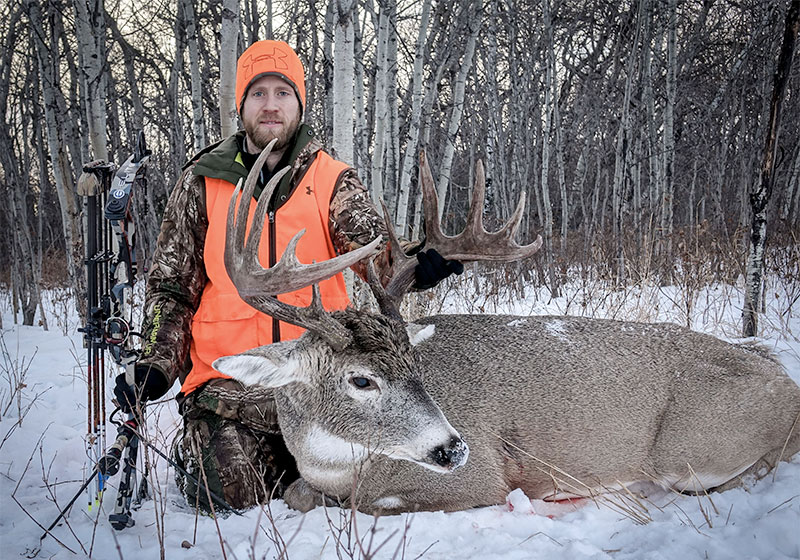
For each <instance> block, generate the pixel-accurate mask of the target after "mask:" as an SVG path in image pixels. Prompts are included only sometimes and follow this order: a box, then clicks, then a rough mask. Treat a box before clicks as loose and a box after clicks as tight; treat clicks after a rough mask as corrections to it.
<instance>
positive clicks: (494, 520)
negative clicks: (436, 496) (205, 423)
mask: <svg viewBox="0 0 800 560" xmlns="http://www.w3.org/2000/svg"><path fill="white" fill-rule="evenodd" d="M468 285H469V282H468V281H467V280H462V284H461V288H459V289H452V288H451V289H449V290H443V292H446V294H447V297H446V298H445V301H444V303H443V304H442V305H441V310H442V312H464V311H469V312H478V311H483V312H487V313H495V312H511V313H518V314H523V315H528V314H545V313H548V314H564V313H569V314H573V313H587V314H593V315H596V316H605V317H614V318H618V319H638V320H649V321H652V320H670V321H673V322H678V323H682V324H690V325H691V326H692V327H693V328H695V329H697V330H701V331H705V332H709V333H713V334H715V335H717V336H720V337H722V338H727V339H735V336H736V332H737V329H738V327H737V325H738V322H739V313H740V309H741V304H740V301H741V295H740V294H741V291H740V290H737V289H734V288H732V287H729V286H719V287H715V288H710V289H703V290H697V291H695V292H689V291H687V290H685V289H679V288H668V289H665V288H642V289H639V290H627V291H625V292H616V293H615V292H606V291H599V290H587V287H586V285H584V286H582V287H580V288H578V287H575V288H573V289H570V290H567V291H566V295H565V296H564V297H561V298H558V299H554V300H548V299H546V298H545V297H544V296H543V294H541V293H538V294H537V293H533V292H531V293H529V294H527V295H521V294H518V295H517V296H514V297H512V296H508V295H507V294H506V295H501V296H496V297H494V298H482V297H478V296H475V295H474V294H471V293H469V292H468V288H467V287H466V286H468ZM773 288H774V289H773ZM796 289H797V287H796V286H794V287H789V288H788V290H787V289H785V287H784V289H782V288H781V287H780V286H779V285H777V286H774V287H770V289H768V290H767V295H768V306H769V309H768V313H767V314H766V316H765V318H764V319H763V320H762V321H763V325H764V338H763V340H762V342H763V343H765V344H766V345H768V346H769V347H770V348H772V349H773V350H774V351H775V352H776V353H777V354H778V356H779V357H780V359H781V360H782V362H783V363H784V365H785V366H786V368H787V370H788V371H789V373H790V375H791V376H792V377H793V378H794V379H795V381H798V382H800V309H798V308H797V301H795V302H794V303H795V307H794V308H792V307H791V302H792V297H793V294H792V293H787V292H793V291H795V290H796ZM687 294H688V295H687ZM51 295H52V294H51ZM794 297H796V295H795V296H794ZM7 299H8V298H7V297H0V311H2V313H3V324H4V326H5V329H3V331H2V345H3V346H2V350H3V354H4V355H3V356H2V357H0V406H2V410H0V413H2V421H0V438H2V440H1V441H2V446H0V503H1V504H2V506H1V507H0V557H2V558H3V559H13V558H20V557H24V556H26V555H28V556H31V555H32V553H33V552H35V549H36V548H37V547H39V546H40V543H39V536H40V535H41V534H42V532H43V529H42V526H45V527H46V526H48V525H49V524H50V523H51V522H52V521H53V520H54V519H55V517H56V515H57V514H58V510H57V507H56V502H57V504H58V505H59V506H60V507H63V506H64V505H65V504H66V503H67V501H68V500H69V498H71V497H72V495H73V494H74V493H75V492H76V490H77V489H78V488H79V486H80V484H81V482H82V480H83V477H84V476H86V474H87V471H89V470H91V467H92V465H91V464H90V463H89V461H88V460H87V457H86V451H85V444H84V437H85V433H86V404H85V403H86V385H85V381H84V376H85V373H84V369H85V368H84V366H83V363H84V362H85V357H84V356H85V354H84V350H83V348H82V345H81V338H80V336H79V335H78V333H77V332H76V328H77V326H78V320H77V319H76V318H75V316H74V314H70V313H69V312H66V311H64V310H65V309H68V307H69V306H68V304H66V303H64V300H63V298H60V299H59V297H57V295H54V296H53V299H54V301H53V302H50V303H49V304H48V309H50V310H51V312H52V313H53V316H52V317H50V318H49V326H50V329H51V330H50V331H44V330H42V329H41V328H38V327H19V326H13V324H12V323H13V321H12V318H11V315H10V310H9V309H8V303H7ZM509 299H510V300H511V303H507V300H509ZM431 307H439V304H435V305H431ZM60 331H61V332H60ZM63 332H67V333H68V335H67V336H64V335H63V334H61V333H63ZM14 372H16V373H17V374H20V375H23V374H24V384H25V387H24V388H23V389H22V390H21V391H20V392H19V393H17V394H15V393H14V391H13V385H14V383H15V382H14V380H13V375H14ZM109 393H110V391H109ZM12 397H13V398H12ZM17 397H19V398H17ZM518 404H519V403H514V402H510V403H509V406H516V405H518ZM110 406H111V405H110V404H109V407H110ZM109 410H111V408H109ZM149 411H150V412H149V414H150V417H149V421H148V434H149V436H148V437H150V438H151V439H152V440H153V441H154V442H155V443H156V444H157V445H158V446H159V447H160V448H161V449H163V450H165V451H166V450H167V449H168V443H169V442H170V441H171V439H172V434H173V433H174V431H175V429H176V428H177V426H178V424H179V417H178V414H177V410H176V408H175V405H174V401H170V402H167V403H165V404H161V405H158V406H153V407H150V409H149ZM20 416H23V420H22V422H21V424H19V423H18V422H17V420H18V419H19V417H20ZM110 429H112V428H110ZM111 439H113V436H112V437H111V438H110V439H109V442H110V441H111ZM118 478H119V477H118V476H117V477H114V478H113V479H112V480H111V483H112V485H115V484H116V481H117V480H118ZM153 486H154V487H155V490H156V499H155V500H149V501H146V502H144V504H143V505H142V507H141V509H139V510H138V511H135V512H134V518H135V520H136V525H135V526H134V527H131V528H128V529H125V530H123V531H115V530H114V529H112V528H111V526H110V525H109V523H108V520H107V517H108V513H109V512H110V510H111V509H112V508H113V498H114V496H115V494H116V492H115V489H114V488H112V489H111V490H110V491H109V492H107V494H106V497H105V500H104V503H103V510H102V511H99V512H98V511H97V509H96V508H95V511H94V512H93V513H92V514H89V513H88V511H87V504H86V497H85V495H84V496H81V498H80V499H79V500H78V502H76V504H75V506H74V507H73V508H72V511H71V512H70V514H69V515H68V517H67V519H66V522H64V523H62V524H61V525H59V526H58V527H56V528H55V529H54V530H53V536H48V537H47V538H46V539H44V541H43V542H42V543H41V550H40V551H39V552H38V556H37V557H38V558H57V559H66V558H75V557H79V558H80V557H86V556H88V557H92V558H97V559H113V558H126V559H145V560H147V559H151V558H152V559H155V558H159V557H161V550H162V549H163V552H164V555H163V557H164V558H167V559H169V560H173V559H183V558H186V559H189V558H192V559H194V558H215V559H216V558H227V559H246V558H259V559H260V558H278V557H281V556H280V552H279V551H281V550H284V549H285V550H286V552H285V554H284V556H283V558H292V559H307V558H309V559H310V558H326V559H327V558H330V559H332V558H405V559H416V558H426V559H437V560H438V559H463V558H475V559H491V558H503V559H534V558H542V559H545V558H546V559H552V558H565V559H601V558H614V559H628V558H630V559H684V558H685V559H689V558H711V559H727V558H737V559H748V558H758V559H788V558H800V456H798V457H795V458H794V459H793V461H791V462H790V463H782V464H781V465H780V468H779V469H778V470H777V472H776V474H775V476H774V477H773V476H772V475H770V476H768V477H766V478H765V479H763V480H761V481H758V482H753V483H752V484H750V485H749V486H748V487H746V488H741V489H736V490H731V491H728V492H724V493H721V494H712V495H711V496H710V497H703V498H697V497H690V496H674V495H667V494H665V495H663V496H657V497H654V498H650V501H648V502H644V503H642V504H641V506H640V507H638V508H637V509H636V510H635V511H628V512H622V511H619V510H618V509H616V508H614V507H613V505H612V504H610V503H606V502H600V503H597V504H595V503H591V502H589V503H588V505H586V506H585V507H582V508H580V509H577V510H575V511H572V510H569V509H566V510H565V509H564V508H561V509H559V508H558V507H556V506H553V505H550V504H545V503H544V502H538V501H534V502H533V503H531V502H530V500H528V499H527V498H526V497H525V496H524V495H522V494H521V492H519V491H515V492H513V493H512V494H511V495H510V496H509V500H508V503H507V504H505V505H498V506H495V507H488V508H482V509H475V510H469V511H463V512H457V513H441V512H438V513H417V514H414V515H402V516H391V517H382V518H379V519H377V520H375V519H373V518H372V517H369V516H366V515H362V514H356V515H355V516H353V515H351V514H350V512H343V511H341V510H337V509H323V508H317V509H315V510H313V511H311V512H309V513H308V514H305V515H301V514H298V513H297V512H295V511H292V510H290V509H288V508H287V507H286V505H285V504H284V503H283V502H282V501H280V500H277V501H274V502H273V503H272V504H271V505H270V507H269V510H268V511H262V510H259V509H254V510H251V511H249V512H247V513H246V514H245V515H244V516H234V515H232V516H229V517H227V518H224V519H217V520H216V522H215V520H213V519H211V518H209V517H200V518H196V517H195V515H194V513H193V511H192V510H191V508H189V507H187V505H186V504H185V502H184V501H183V499H182V497H181V496H180V495H179V494H178V492H177V489H176V487H175V484H174V482H173V477H172V471H171V469H169V470H168V469H167V465H166V463H165V462H164V461H163V460H161V459H158V458H157V457H156V458H155V477H154V480H153ZM54 537H55V538H54ZM56 538H57V539H58V540H59V541H60V543H61V544H60V543H59V542H57V541H56ZM190 543H191V547H188V546H189V544H190ZM182 545H185V546H182ZM67 547H69V549H71V550H72V551H74V552H75V553H76V555H77V556H76V555H75V554H73V553H72V552H70V550H68V549H67Z"/></svg>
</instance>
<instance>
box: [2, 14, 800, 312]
mask: <svg viewBox="0 0 800 560" xmlns="http://www.w3.org/2000/svg"><path fill="white" fill-rule="evenodd" d="M789 4H790V3H789V2H774V1H771V0H743V1H734V0H638V1H634V0H628V1H622V2H617V1H610V0H609V1H604V0H594V1H588V2H583V1H581V2H578V1H574V0H536V1H527V0H523V1H519V0H501V1H489V0H422V1H419V0H414V1H404V0H329V1H325V2H316V1H313V0H312V1H308V2H300V1H299V0H284V1H262V0H245V1H241V0H223V1H213V0H170V1H166V0H156V1H155V2H152V3H135V4H134V3H130V2H127V1H112V0H108V1H105V2H103V1H102V0H47V1H41V0H12V1H11V2H9V3H4V4H3V5H2V6H0V30H1V32H0V40H1V41H2V48H1V49H0V109H2V111H0V112H2V115H3V119H4V122H3V124H2V126H0V191H2V200H3V204H0V251H1V252H2V253H0V254H3V255H10V259H8V258H7V257H4V258H3V261H4V262H5V263H8V265H4V266H3V267H0V283H3V284H4V285H5V286H6V287H8V288H9V289H10V290H11V292H12V298H13V301H14V302H15V305H17V304H18V305H19V308H20V310H21V311H22V313H23V316H24V317H25V322H27V321H28V319H30V320H31V321H32V320H33V316H34V312H35V310H36V308H37V306H38V305H39V301H40V297H41V296H40V290H41V289H42V288H43V287H44V286H47V285H52V284H64V283H65V282H69V285H70V286H71V287H73V289H74V290H75V293H76V294H77V295H80V294H82V293H83V289H84V288H83V282H82V275H83V267H82V263H83V242H84V240H83V225H82V224H83V215H82V208H83V206H82V204H83V201H82V199H81V198H80V197H79V196H78V195H77V191H76V182H77V178H78V176H79V175H80V173H81V169H82V167H83V165H84V164H85V163H87V162H89V161H92V160H95V159H105V160H109V161H113V162H116V163H117V164H120V163H122V161H124V160H125V159H126V158H127V157H128V155H129V154H130V153H131V152H132V149H133V143H134V141H135V138H136V132H137V131H138V130H144V131H145V135H146V138H147V143H148V146H149V147H150V148H151V149H152V150H153V156H152V157H151V159H150V163H149V165H148V172H147V181H146V185H142V186H141V187H139V188H138V190H137V192H136V194H135V207H134V210H135V212H134V213H135V214H136V221H137V227H138V230H137V253H138V257H139V269H140V270H146V268H147V262H148V260H149V259H150V258H151V255H152V250H153V246H154V244H155V239H156V236H157V233H158V227H159V223H160V217H161V214H162V211H163V207H164V204H165V202H166V198H167V196H168V194H169V192H170V190H171V188H172V186H173V185H174V182H175V179H176V177H177V174H178V172H179V170H180V168H181V167H182V165H183V164H184V163H185V161H186V160H187V159H188V158H189V157H191V155H192V154H193V153H195V152H196V151H197V150H199V149H200V148H202V147H203V146H205V145H207V144H208V143H211V142H215V141H217V140H220V139H221V138H222V137H223V131H226V132H227V131H230V130H231V129H232V127H233V128H235V127H236V122H235V115H233V116H232V115H231V111H230V109H226V106H227V107H230V103H229V101H230V100H229V97H230V93H229V92H227V91H226V90H225V88H224V87H223V88H222V91H220V85H221V84H222V85H224V84H225V83H229V82H230V79H231V78H230V76H231V72H232V69H233V68H235V60H236V57H237V56H238V54H239V53H241V52H242V51H243V50H244V48H246V46H247V45H249V44H250V43H252V42H253V41H255V40H258V39H265V38H275V39H281V40H286V41H288V42H289V43H290V44H291V45H292V46H293V47H294V48H295V49H296V50H297V51H298V54H299V55H300V58H301V59H302V60H303V62H304V64H305V66H306V70H307V91H308V101H307V113H306V115H307V116H306V119H305V120H306V122H308V123H310V124H311V125H312V126H313V127H314V128H315V130H316V131H317V134H318V136H319V137H321V138H322V140H323V142H324V143H325V144H326V145H327V146H329V147H330V148H331V149H332V151H334V152H335V153H336V155H337V156H338V157H339V158H341V159H343V160H345V161H348V162H352V164H353V165H354V166H355V167H356V168H357V169H358V171H359V174H360V176H361V178H362V179H363V181H364V183H365V184H366V185H368V186H369V188H370V189H371V191H372V194H373V197H374V198H375V200H376V201H377V200H383V201H384V202H385V203H386V205H387V207H388V209H389V211H390V214H391V216H392V218H393V220H394V222H395V228H396V230H397V231H399V232H402V233H404V234H405V235H407V236H410V237H416V236H418V235H419V234H420V231H421V224H420V215H419V211H418V210H419V206H420V200H419V191H418V188H417V179H416V163H417V161H418V154H419V152H420V150H423V149H424V150H426V151H427V154H428V157H429V160H430V162H431V166H432V168H433V172H434V177H435V178H437V189H438V191H439V193H440V198H441V200H443V204H442V206H441V211H442V212H443V223H444V227H445V230H449V231H456V230H457V229H458V228H459V227H461V226H463V223H464V218H465V216H466V208H467V206H468V203H469V200H468V199H469V195H470V192H471V184H472V180H473V174H474V169H475V162H476V160H478V159H481V160H483V162H484V164H485V167H486V177H487V191H488V197H487V203H486V208H485V209H484V210H485V221H486V223H487V227H488V228H489V229H491V227H492V226H493V225H497V224H500V223H503V222H505V221H506V220H507V219H508V217H509V216H510V215H511V213H512V212H513V210H514V207H515V205H516V202H517V200H518V198H519V197H520V194H521V193H522V192H523V191H525V192H526V193H527V195H528V206H527V210H526V214H525V216H524V220H523V225H522V228H521V231H520V237H521V238H522V239H523V240H526V241H529V240H531V239H533V238H534V237H535V236H536V235H537V234H541V235H542V236H543V237H544V239H545V248H544V250H543V251H542V255H541V257H539V258H537V259H536V260H535V261H533V263H532V264H531V263H522V264H520V265H519V267H518V268H519V269H521V270H522V271H523V272H525V273H527V272H528V271H529V270H530V271H533V272H534V274H535V279H536V281H537V282H541V283H545V284H547V285H548V287H550V289H551V291H552V292H553V293H557V292H558V287H559V285H561V284H562V283H563V282H565V281H566V279H567V277H568V275H569V274H572V273H573V272H575V271H577V272H579V273H580V274H599V275H603V276H606V277H608V278H611V279H613V281H614V282H616V283H622V284H627V283H631V282H633V283H635V282H638V281H641V279H642V278H648V279H652V280H653V281H655V282H660V283H668V282H673V281H676V277H678V281H680V277H681V276H683V277H685V276H687V275H694V276H696V277H699V278H700V280H701V281H708V282H713V281H726V282H734V281H736V279H737V278H739V277H741V275H743V274H744V267H745V260H746V257H747V244H748V236H749V230H750V224H751V200H750V195H751V194H752V192H753V189H754V188H755V186H757V184H758V182H759V175H760V171H761V167H762V161H763V159H764V145H765V138H766V137H767V134H768V125H769V114H770V102H771V97H772V94H773V87H774V81H775V80H774V76H775V72H776V67H777V64H778V58H779V57H778V55H779V53H780V51H781V46H782V39H783V35H784V24H785V20H786V15H787V14H786V12H787V9H788V7H789ZM797 58H798V57H795V59H794V62H793V64H792V66H791V68H790V71H789V72H788V76H787V82H786V89H785V94H784V102H783V116H782V123H783V125H782V127H781V133H780V136H779V137H778V143H777V147H776V158H775V168H774V174H773V185H772V193H771V194H772V196H771V197H770V198H769V202H768V205H767V207H766V214H767V223H768V228H767V231H768V235H769V243H768V250H767V254H766V258H767V260H768V263H767V264H768V267H770V266H772V267H780V270H778V273H780V274H783V275H789V276H791V275H794V279H795V281H796V282H800V272H798V266H799V265H798V264H797V263H798V261H800V256H798V248H797V246H798V240H797V232H798V229H800V228H798V225H799V224H800V126H798V123H800V103H798V101H797V96H798V91H800V89H798V88H799V87H800V71H798V70H799V69H800V62H798V60H797ZM226 96H227V97H226ZM221 100H222V101H221ZM226 101H227V102H228V103H226ZM7 259H8V260H7Z"/></svg>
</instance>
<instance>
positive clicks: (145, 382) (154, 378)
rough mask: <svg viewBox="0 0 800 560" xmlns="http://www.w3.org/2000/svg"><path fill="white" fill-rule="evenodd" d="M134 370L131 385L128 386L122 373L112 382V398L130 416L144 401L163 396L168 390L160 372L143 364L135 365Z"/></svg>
mask: <svg viewBox="0 0 800 560" xmlns="http://www.w3.org/2000/svg"><path fill="white" fill-rule="evenodd" d="M135 368H136V369H135V370H134V384H133V385H128V382H127V381H125V374H124V373H120V374H119V375H118V376H117V378H116V379H115V380H114V383H115V385H114V397H115V398H116V399H117V403H118V404H119V408H120V410H122V412H124V413H125V414H130V412H131V411H132V410H134V409H135V408H136V407H137V406H138V405H140V404H144V403H145V402H146V401H149V400H152V399H157V398H159V397H161V396H163V395H164V394H165V393H166V392H167V391H168V390H169V385H168V384H167V378H166V376H165V375H164V374H163V373H161V371H160V370H157V369H156V368H154V367H151V366H148V365H144V364H137V365H136V366H135Z"/></svg>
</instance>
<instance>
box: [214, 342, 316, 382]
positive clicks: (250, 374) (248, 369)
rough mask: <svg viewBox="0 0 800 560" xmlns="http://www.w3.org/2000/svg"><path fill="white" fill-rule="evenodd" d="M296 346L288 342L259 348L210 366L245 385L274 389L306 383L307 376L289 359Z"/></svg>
mask: <svg viewBox="0 0 800 560" xmlns="http://www.w3.org/2000/svg"><path fill="white" fill-rule="evenodd" d="M296 344H297V341H295V340H290V341H287V342H278V343H276V344H268V345H267V346H259V347H258V348H253V349H252V350H248V351H247V352H242V353H241V354H236V355H234V356H223V357H222V358H217V359H216V360H214V363H213V364H212V365H213V367H214V369H215V370H217V371H219V372H220V373H224V374H225V375H229V376H230V377H232V378H233V379H235V380H236V381H239V382H240V383H242V384H244V385H261V386H262V387H268V388H275V387H282V386H283V385H288V384H289V383H295V382H298V383H308V381H309V378H308V375H307V374H306V372H304V371H303V370H302V368H301V367H300V363H299V362H298V361H297V360H296V359H295V358H292V357H291V356H290V354H291V352H292V350H294V348H295V346H296Z"/></svg>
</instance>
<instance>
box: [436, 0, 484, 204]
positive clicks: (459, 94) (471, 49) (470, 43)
mask: <svg viewBox="0 0 800 560" xmlns="http://www.w3.org/2000/svg"><path fill="white" fill-rule="evenodd" d="M480 2H481V0H478V2H476V4H475V11H476V12H479V11H480V5H481V4H480ZM480 27H481V26H480V17H475V18H470V28H471V29H470V34H469V38H468V39H467V48H466V50H465V52H464V59H463V60H462V61H461V68H460V69H459V71H458V76H457V77H456V83H455V84H454V85H453V112H452V113H450V122H449V124H448V126H447V137H446V144H445V147H444V155H443V156H442V163H441V165H440V166H439V184H438V185H437V186H436V194H437V195H438V196H439V219H441V218H442V214H443V213H444V209H445V206H446V205H447V204H446V196H447V188H448V186H449V185H450V173H451V171H452V167H453V158H454V156H455V151H456V145H455V139H456V134H457V133H458V128H459V127H460V126H461V115H462V114H463V112H464V92H465V89H466V83H467V74H468V73H469V71H470V68H472V59H473V57H474V55H475V44H476V43H477V40H478V33H479V31H480Z"/></svg>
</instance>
